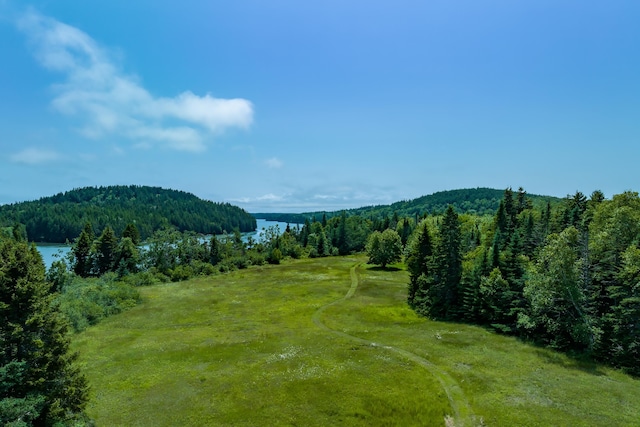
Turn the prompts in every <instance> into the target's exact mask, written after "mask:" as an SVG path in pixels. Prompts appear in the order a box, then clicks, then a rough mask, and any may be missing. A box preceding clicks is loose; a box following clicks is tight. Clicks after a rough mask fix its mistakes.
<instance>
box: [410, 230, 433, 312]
mask: <svg viewBox="0 0 640 427" xmlns="http://www.w3.org/2000/svg"><path fill="white" fill-rule="evenodd" d="M432 257H433V244H432V243H431V236H430V233H429V226H428V224H427V222H426V221H422V222H421V223H420V225H419V226H418V228H417V229H416V232H415V234H414V236H413V238H412V240H411V242H410V243H409V247H408V250H407V260H406V263H407V270H408V271H409V292H408V295H407V302H408V303H409V306H411V307H415V304H416V301H415V299H416V295H417V294H418V291H419V290H420V289H419V284H420V281H419V280H418V279H419V278H420V276H422V275H425V276H429V275H430V274H432V273H433V272H432V271H431V270H432V264H433V259H432Z"/></svg>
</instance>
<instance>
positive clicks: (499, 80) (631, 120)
mask: <svg viewBox="0 0 640 427" xmlns="http://www.w3.org/2000/svg"><path fill="white" fill-rule="evenodd" d="M638 22H640V2H637V1H612V2H600V1H598V2H596V1H586V2H585V1H584V0H582V1H562V0H555V1H545V0H536V1H512V0H509V1H507V0H505V1H482V0H459V1H450V0H433V1H428V2H425V1H417V0H416V1H403V0H396V1H393V2H392V1H376V0H367V1H364V0H349V1H334V0H325V1H322V2H304V1H297V0H270V1H259V0H254V1H249V0H236V1H233V2H229V1H224V2H223V1H192V0H183V1H180V2H175V1H146V0H138V1H135V2H132V1H122V0H111V1H96V2H78V1H71V0H61V1H55V2H52V1H35V2H31V3H25V2H16V1H10V0H0V40H1V41H2V42H1V43H0V58H1V60H0V63H1V64H2V65H1V66H0V203H11V202H16V201H22V200H32V199H36V198H39V197H42V196H48V195H52V194H55V193H57V192H60V191H66V190H70V189H72V188H77V187H84V186H94V185H115V184H138V185H155V186H162V187H167V188H175V189H180V190H185V191H189V192H193V193H195V194H196V195H198V196H200V197H203V198H206V199H210V200H214V201H225V202H230V203H233V204H236V205H239V206H241V207H243V208H245V209H247V210H249V211H250V212H300V211H310V210H319V209H327V210H337V209H341V208H351V207H359V206H364V205H370V204H386V203H391V202H394V201H398V200H404V199H411V198H414V197H419V196H421V195H425V194H431V193H433V192H436V191H441V190H449V189H456V188H468V187H493V188H501V189H502V188H506V187H509V186H511V187H514V188H517V187H519V186H522V187H524V188H525V190H527V191H528V192H530V193H536V194H548V195H555V196H561V197H562V196H565V195H566V194H568V193H574V192H575V191H576V190H579V191H582V192H584V193H586V194H590V193H591V192H592V191H593V190H596V189H600V190H602V191H603V192H604V193H605V195H606V196H607V197H610V196H612V195H613V194H616V193H620V192H622V191H625V190H635V191H637V190H638V189H639V188H638V187H639V186H638V177H639V175H640V172H639V169H638V159H640V25H638Z"/></svg>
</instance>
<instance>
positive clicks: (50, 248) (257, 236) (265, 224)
mask: <svg viewBox="0 0 640 427" xmlns="http://www.w3.org/2000/svg"><path fill="white" fill-rule="evenodd" d="M256 225H257V228H256V231H250V232H248V233H242V240H244V241H245V242H246V241H248V240H249V237H251V238H252V239H253V241H254V242H261V241H262V240H263V238H264V230H266V229H267V228H269V227H272V226H276V225H277V226H278V228H279V229H280V233H284V230H285V229H286V228H287V223H286V222H279V221H266V220H264V219H256ZM296 225H297V224H291V225H290V227H291V228H294V227H295V226H296ZM300 226H301V227H302V225H300ZM36 247H37V248H38V250H39V251H40V254H41V255H42V260H43V261H44V265H45V266H46V267H47V268H49V267H50V266H51V264H52V263H53V261H56V260H58V259H60V258H61V257H62V258H64V257H65V256H66V255H67V254H68V253H69V251H70V250H71V246H68V245H55V244H46V243H41V244H38V245H36Z"/></svg>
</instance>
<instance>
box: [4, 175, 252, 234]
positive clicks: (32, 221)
mask: <svg viewBox="0 0 640 427" xmlns="http://www.w3.org/2000/svg"><path fill="white" fill-rule="evenodd" d="M87 222H91V224H93V226H94V227H95V229H96V230H102V229H104V228H105V227H106V226H110V227H111V228H113V230H114V232H115V233H116V234H118V235H120V234H122V232H123V230H124V229H125V227H126V226H127V224H132V223H134V224H136V226H137V228H138V230H139V231H140V237H141V238H142V239H146V238H147V237H149V236H151V234H153V232H154V231H156V230H159V229H161V228H166V227H172V228H176V229H177V230H179V231H194V232H196V233H203V234H221V233H223V232H225V231H226V232H231V231H234V230H238V231H240V232H246V231H253V230H255V229H256V220H255V219H254V218H253V217H252V216H251V215H250V214H249V213H247V212H246V211H244V210H243V209H241V208H239V207H237V206H233V205H230V204H228V203H214V202H211V201H207V200H202V199H200V198H198V197H196V196H195V195H193V194H191V193H187V192H184V191H178V190H170V189H163V188H160V187H149V186H136V185H130V186H107V187H85V188H78V189H74V190H71V191H67V192H64V193H58V194H56V195H54V196H50V197H43V198H41V199H39V200H36V201H28V202H21V203H14V204H9V205H3V206H0V226H13V225H15V224H23V225H24V226H25V227H26V232H27V235H28V237H29V240H30V241H37V242H52V243H62V242H65V241H67V240H69V241H71V240H73V239H75V238H76V237H77V236H78V235H79V234H80V232H81V231H82V227H83V226H84V225H85V223H87Z"/></svg>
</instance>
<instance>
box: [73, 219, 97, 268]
mask: <svg viewBox="0 0 640 427" xmlns="http://www.w3.org/2000/svg"><path fill="white" fill-rule="evenodd" d="M94 238H95V236H94V234H93V227H91V223H90V222H87V223H85V225H84V228H83V229H82V232H81V233H80V235H79V236H78V238H77V239H76V242H75V244H74V245H73V248H72V249H71V254H72V257H73V272H74V273H75V274H77V275H78V276H80V277H88V276H90V275H91V274H92V272H93V264H94V262H93V261H94V260H93V240H94Z"/></svg>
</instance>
